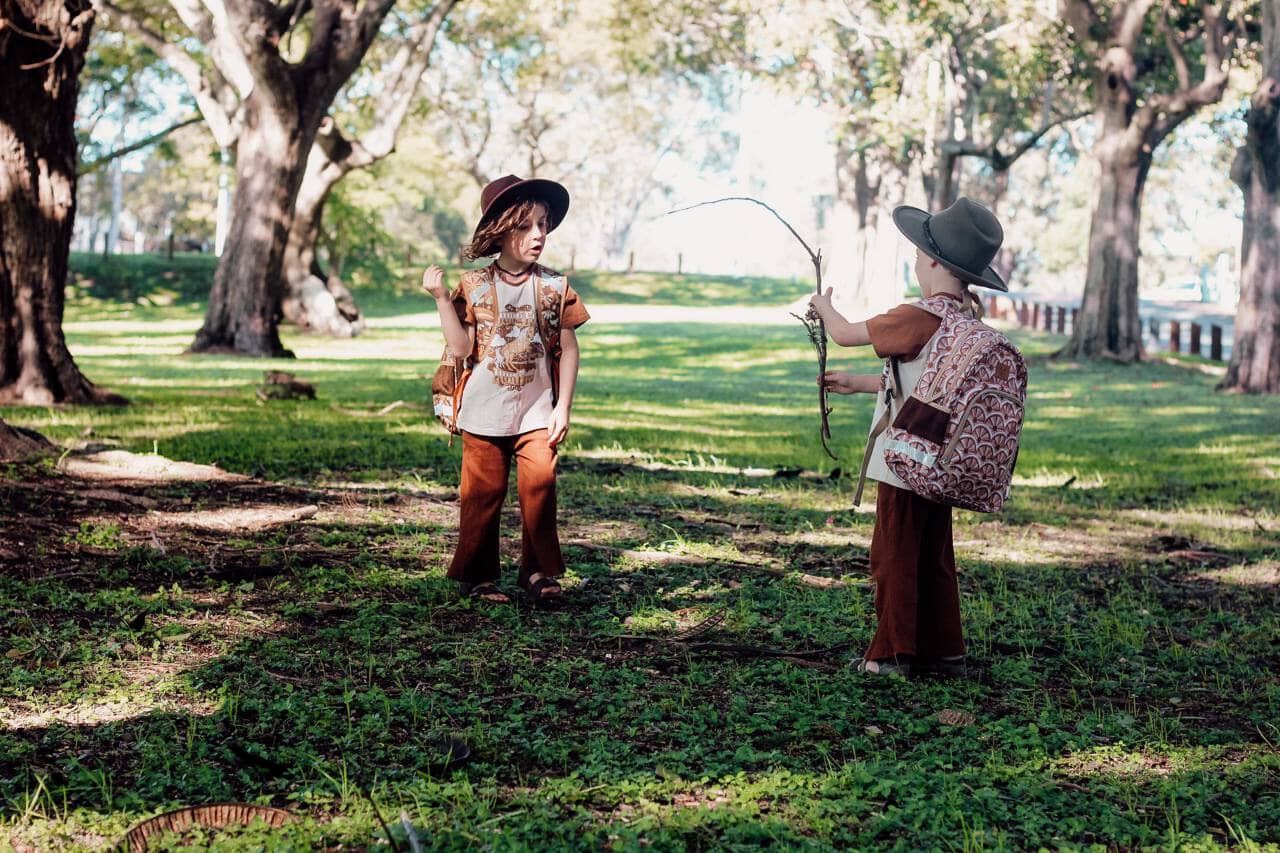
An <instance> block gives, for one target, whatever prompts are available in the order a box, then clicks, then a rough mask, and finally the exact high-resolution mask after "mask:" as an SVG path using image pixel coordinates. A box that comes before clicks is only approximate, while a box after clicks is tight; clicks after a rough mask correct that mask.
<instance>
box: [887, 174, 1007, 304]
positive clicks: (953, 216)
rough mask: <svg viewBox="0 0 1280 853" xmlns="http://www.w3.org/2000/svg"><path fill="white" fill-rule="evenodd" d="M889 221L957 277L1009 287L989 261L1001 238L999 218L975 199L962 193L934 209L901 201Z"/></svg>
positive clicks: (1005, 289) (1004, 287)
mask: <svg viewBox="0 0 1280 853" xmlns="http://www.w3.org/2000/svg"><path fill="white" fill-rule="evenodd" d="M893 223H894V224H895V225H897V226H898V230H899V231H901V232H902V233H903V235H904V236H905V237H906V238H907V239H908V240H910V241H911V242H912V243H915V244H916V245H917V246H919V247H920V248H921V249H922V250H924V253H925V254H927V255H928V256H929V257H931V258H933V259H934V260H935V261H937V262H938V263H940V264H942V265H943V266H944V267H946V268H947V269H949V270H950V271H951V272H953V273H955V274H956V277H957V278H959V279H960V280H961V281H965V282H968V283H969V284H977V285H980V286H982V287H990V288H991V289H993V290H1000V291H1004V292H1006V293H1007V292H1008V291H1009V286H1008V285H1007V284H1005V283H1004V279H1003V278H1001V277H1000V273H998V272H996V271H995V270H994V269H992V268H991V261H992V260H993V259H994V258H995V256H996V253H997V252H999V251H1000V244H1001V243H1003V242H1004V229H1003V228H1001V227H1000V220H998V219H996V215H995V214H994V213H992V212H991V211H990V210H987V209H986V208H985V207H983V206H982V205H980V204H978V203H977V202H976V201H971V200H970V199H968V198H965V197H964V196H960V198H958V199H956V201H955V203H954V204H952V205H951V206H950V207H948V208H946V209H945V210H940V211H938V212H937V213H932V214H931V213H928V212H926V211H923V210H921V209H920V208H918V207H911V206H909V205H905V204H904V205H902V206H900V207H897V208H895V209H894V211H893Z"/></svg>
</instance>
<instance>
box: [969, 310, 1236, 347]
mask: <svg viewBox="0 0 1280 853" xmlns="http://www.w3.org/2000/svg"><path fill="white" fill-rule="evenodd" d="M986 308H987V316H988V317H992V318H994V319H997V320H1013V321H1015V322H1016V323H1017V324H1018V325H1019V326H1023V327H1025V328H1030V329H1041V330H1043V331H1046V332H1056V333H1058V334H1059V335H1067V334H1070V333H1071V332H1072V331H1073V330H1074V329H1075V325H1076V317H1077V316H1078V315H1079V313H1080V309H1079V308H1076V307H1074V306H1067V305H1060V304H1057V303H1047V302H1034V301H1029V300H1022V299H1011V298H1010V297H1008V296H997V295H991V296H988V297H987V306H986ZM1143 322H1144V325H1145V327H1146V330H1147V333H1148V334H1149V335H1150V337H1151V340H1152V341H1155V343H1156V344H1157V347H1158V346H1159V345H1160V343H1161V341H1162V340H1164V341H1165V347H1166V348H1167V349H1168V351H1169V352H1171V353H1182V352H1186V353H1187V354H1189V355H1199V356H1207V357H1208V358H1209V359H1210V360H1211V361H1223V357H1222V331H1223V328H1222V326H1220V325H1218V324H1217V323H1209V324H1207V327H1208V332H1209V334H1208V338H1209V347H1208V352H1205V349H1204V338H1205V334H1204V333H1205V328H1206V326H1205V325H1204V324H1201V323H1198V322H1195V321H1192V320H1165V321H1162V320H1160V319H1159V318H1158V317H1148V318H1146V320H1144V321H1143ZM1166 330H1167V334H1166V335H1165V337H1164V338H1163V339H1162V338H1161V334H1162V333H1163V332H1165V331H1166ZM1184 335H1185V341H1184ZM1184 343H1185V344H1186V348H1185V349H1183V344H1184Z"/></svg>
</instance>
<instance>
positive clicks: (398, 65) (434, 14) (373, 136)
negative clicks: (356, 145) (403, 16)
mask: <svg viewBox="0 0 1280 853" xmlns="http://www.w3.org/2000/svg"><path fill="white" fill-rule="evenodd" d="M459 2H460V0H439V2H437V3H436V5H435V6H434V7H433V8H432V9H431V12H430V13H429V14H428V15H427V16H426V18H424V19H423V20H421V21H419V22H418V23H417V24H415V25H414V27H413V28H412V29H411V30H410V31H409V37H408V39H407V40H406V41H405V44H404V45H403V46H402V47H401V48H400V50H399V52H398V53H397V54H396V57H395V59H394V60H393V61H392V63H391V69H392V70H391V72H390V73H389V74H388V76H389V77H390V78H391V79H390V83H389V84H388V85H386V86H385V88H384V89H383V90H382V93H381V95H380V96H379V98H378V111H377V114H378V116H379V120H378V123H377V125H376V126H375V127H374V128H373V129H372V130H370V131H369V132H368V133H366V134H364V138H363V142H364V147H365V148H367V149H368V150H369V151H370V152H371V153H372V154H373V155H374V156H375V157H385V156H386V155H388V154H390V153H391V152H392V151H393V150H394V149H395V141H396V136H397V135H398V134H399V132H400V126H401V125H402V124H403V123H404V119H405V116H407V115H408V114H409V108H410V107H411V106H413V102H414V99H415V98H416V96H417V93H418V87H419V86H420V85H421V83H422V75H423V74H424V73H426V70H427V68H428V66H429V65H430V63H431V54H432V53H433V48H434V47H435V41H436V35H437V33H439V31H440V27H441V26H443V25H444V21H445V19H446V18H447V17H448V16H449V13H450V12H452V11H453V8H454V7H455V6H457V5H458V3H459Z"/></svg>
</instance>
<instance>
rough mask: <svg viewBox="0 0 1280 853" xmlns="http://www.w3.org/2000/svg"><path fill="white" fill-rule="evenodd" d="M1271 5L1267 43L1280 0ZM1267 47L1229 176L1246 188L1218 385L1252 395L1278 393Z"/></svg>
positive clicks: (1275, 79) (1279, 141) (1276, 105)
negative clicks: (1263, 72) (1232, 317)
mask: <svg viewBox="0 0 1280 853" xmlns="http://www.w3.org/2000/svg"><path fill="white" fill-rule="evenodd" d="M1269 6H1270V8H1269V9H1268V10H1267V11H1268V12H1270V13H1271V14H1270V15H1268V16H1267V18H1268V23H1269V25H1270V29H1269V30H1268V33H1269V35H1271V36H1272V37H1273V38H1272V39H1268V42H1271V41H1273V40H1274V37H1275V28H1276V26H1278V25H1280V21H1277V20H1276V18H1280V9H1277V7H1280V2H1276V0H1271V2H1270V3H1269ZM1267 46H1268V47H1271V48H1272V50H1271V51H1270V56H1266V55H1264V62H1266V63H1267V66H1264V67H1268V66H1269V73H1268V75H1267V76H1266V77H1264V78H1263V80H1262V84H1261V85H1260V86H1259V87H1258V91H1257V93H1255V94H1254V96H1253V103H1252V105H1251V108H1250V110H1249V113H1248V115H1247V116H1246V121H1247V122H1248V125H1249V131H1248V137H1247V139H1246V142H1245V145H1244V147H1243V148H1241V149H1240V150H1239V151H1238V152H1237V154H1236V162H1235V166H1234V168H1233V169H1232V175H1231V177H1232V178H1233V179H1234V180H1235V181H1236V183H1238V184H1239V185H1240V189H1241V190H1242V191H1243V193H1244V240H1243V245H1242V247H1241V254H1240V257H1241V263H1240V302H1239V304H1238V305H1237V306H1236V321H1235V329H1234V333H1233V336H1234V340H1233V342H1232V345H1231V363H1230V364H1229V365H1228V366H1227V375H1226V377H1225V378H1224V379H1223V380H1222V383H1221V384H1220V385H1219V386H1218V387H1219V388H1220V389H1223V390H1232V391H1244V392H1248V393H1254V394H1275V393H1278V392H1280V121H1277V117H1278V116H1277V114H1278V113H1280V44H1268V45H1267Z"/></svg>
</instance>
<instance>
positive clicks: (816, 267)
mask: <svg viewBox="0 0 1280 853" xmlns="http://www.w3.org/2000/svg"><path fill="white" fill-rule="evenodd" d="M725 201H749V202H751V203H752V204H758V205H760V206H761V207H763V208H764V209H765V210H767V211H769V212H770V213H772V214H773V215H774V217H776V218H777V220H778V221H779V222H781V223H782V224H783V225H785V226H786V228H787V230H788V231H790V232H791V236H793V237H795V238H796V239H797V240H799V241H800V245H801V246H804V250H805V251H806V252H808V254H809V260H811V261H813V273H814V277H815V278H816V279H817V281H816V284H815V288H814V293H818V294H821V293H822V250H821V249H819V250H818V251H816V252H815V251H814V250H813V249H811V248H809V244H808V243H806V242H805V241H804V238H803V237H801V236H800V235H799V234H798V233H796V229H794V228H792V227H791V223H790V222H788V221H787V220H785V219H783V218H782V216H781V215H780V214H779V213H778V211H776V210H774V209H773V208H772V207H770V206H769V205H767V204H765V203H764V202H762V201H761V200H760V199H758V198H752V197H751V196H745V195H734V196H726V197H725V198H717V199H713V200H712V201H703V202H699V203H698V204H691V205H689V206H688V207H680V208H677V209H675V210H669V211H667V214H666V215H668V216H670V215H671V214H673V213H683V212H684V211H686V210H693V209H694V208H698V207H705V206H706V205H709V204H720V203H721V202H725ZM791 316H792V317H795V318H796V319H797V320H799V321H800V322H801V323H803V324H804V328H805V331H806V332H808V333H809V342H810V343H812V344H813V348H814V349H815V350H816V351H817V353H818V376H819V377H821V376H824V375H825V374H826V372H827V327H826V324H825V323H823V322H822V318H821V317H819V316H818V313H817V312H816V311H814V310H813V309H812V308H810V309H809V310H808V311H807V312H806V313H805V315H804V316H803V317H801V316H800V315H799V314H794V313H793V314H792V315H791ZM818 412H819V417H820V418H821V424H822V425H821V428H820V430H819V436H820V438H821V439H822V449H823V450H825V451H826V452H827V455H828V456H830V457H831V458H832V459H835V458H836V455H835V454H834V453H832V452H831V445H830V444H828V442H829V441H830V440H831V424H830V422H829V421H828V418H827V416H828V415H830V414H831V408H830V407H829V406H828V405H827V386H826V384H825V383H823V382H821V381H819V382H818Z"/></svg>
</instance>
